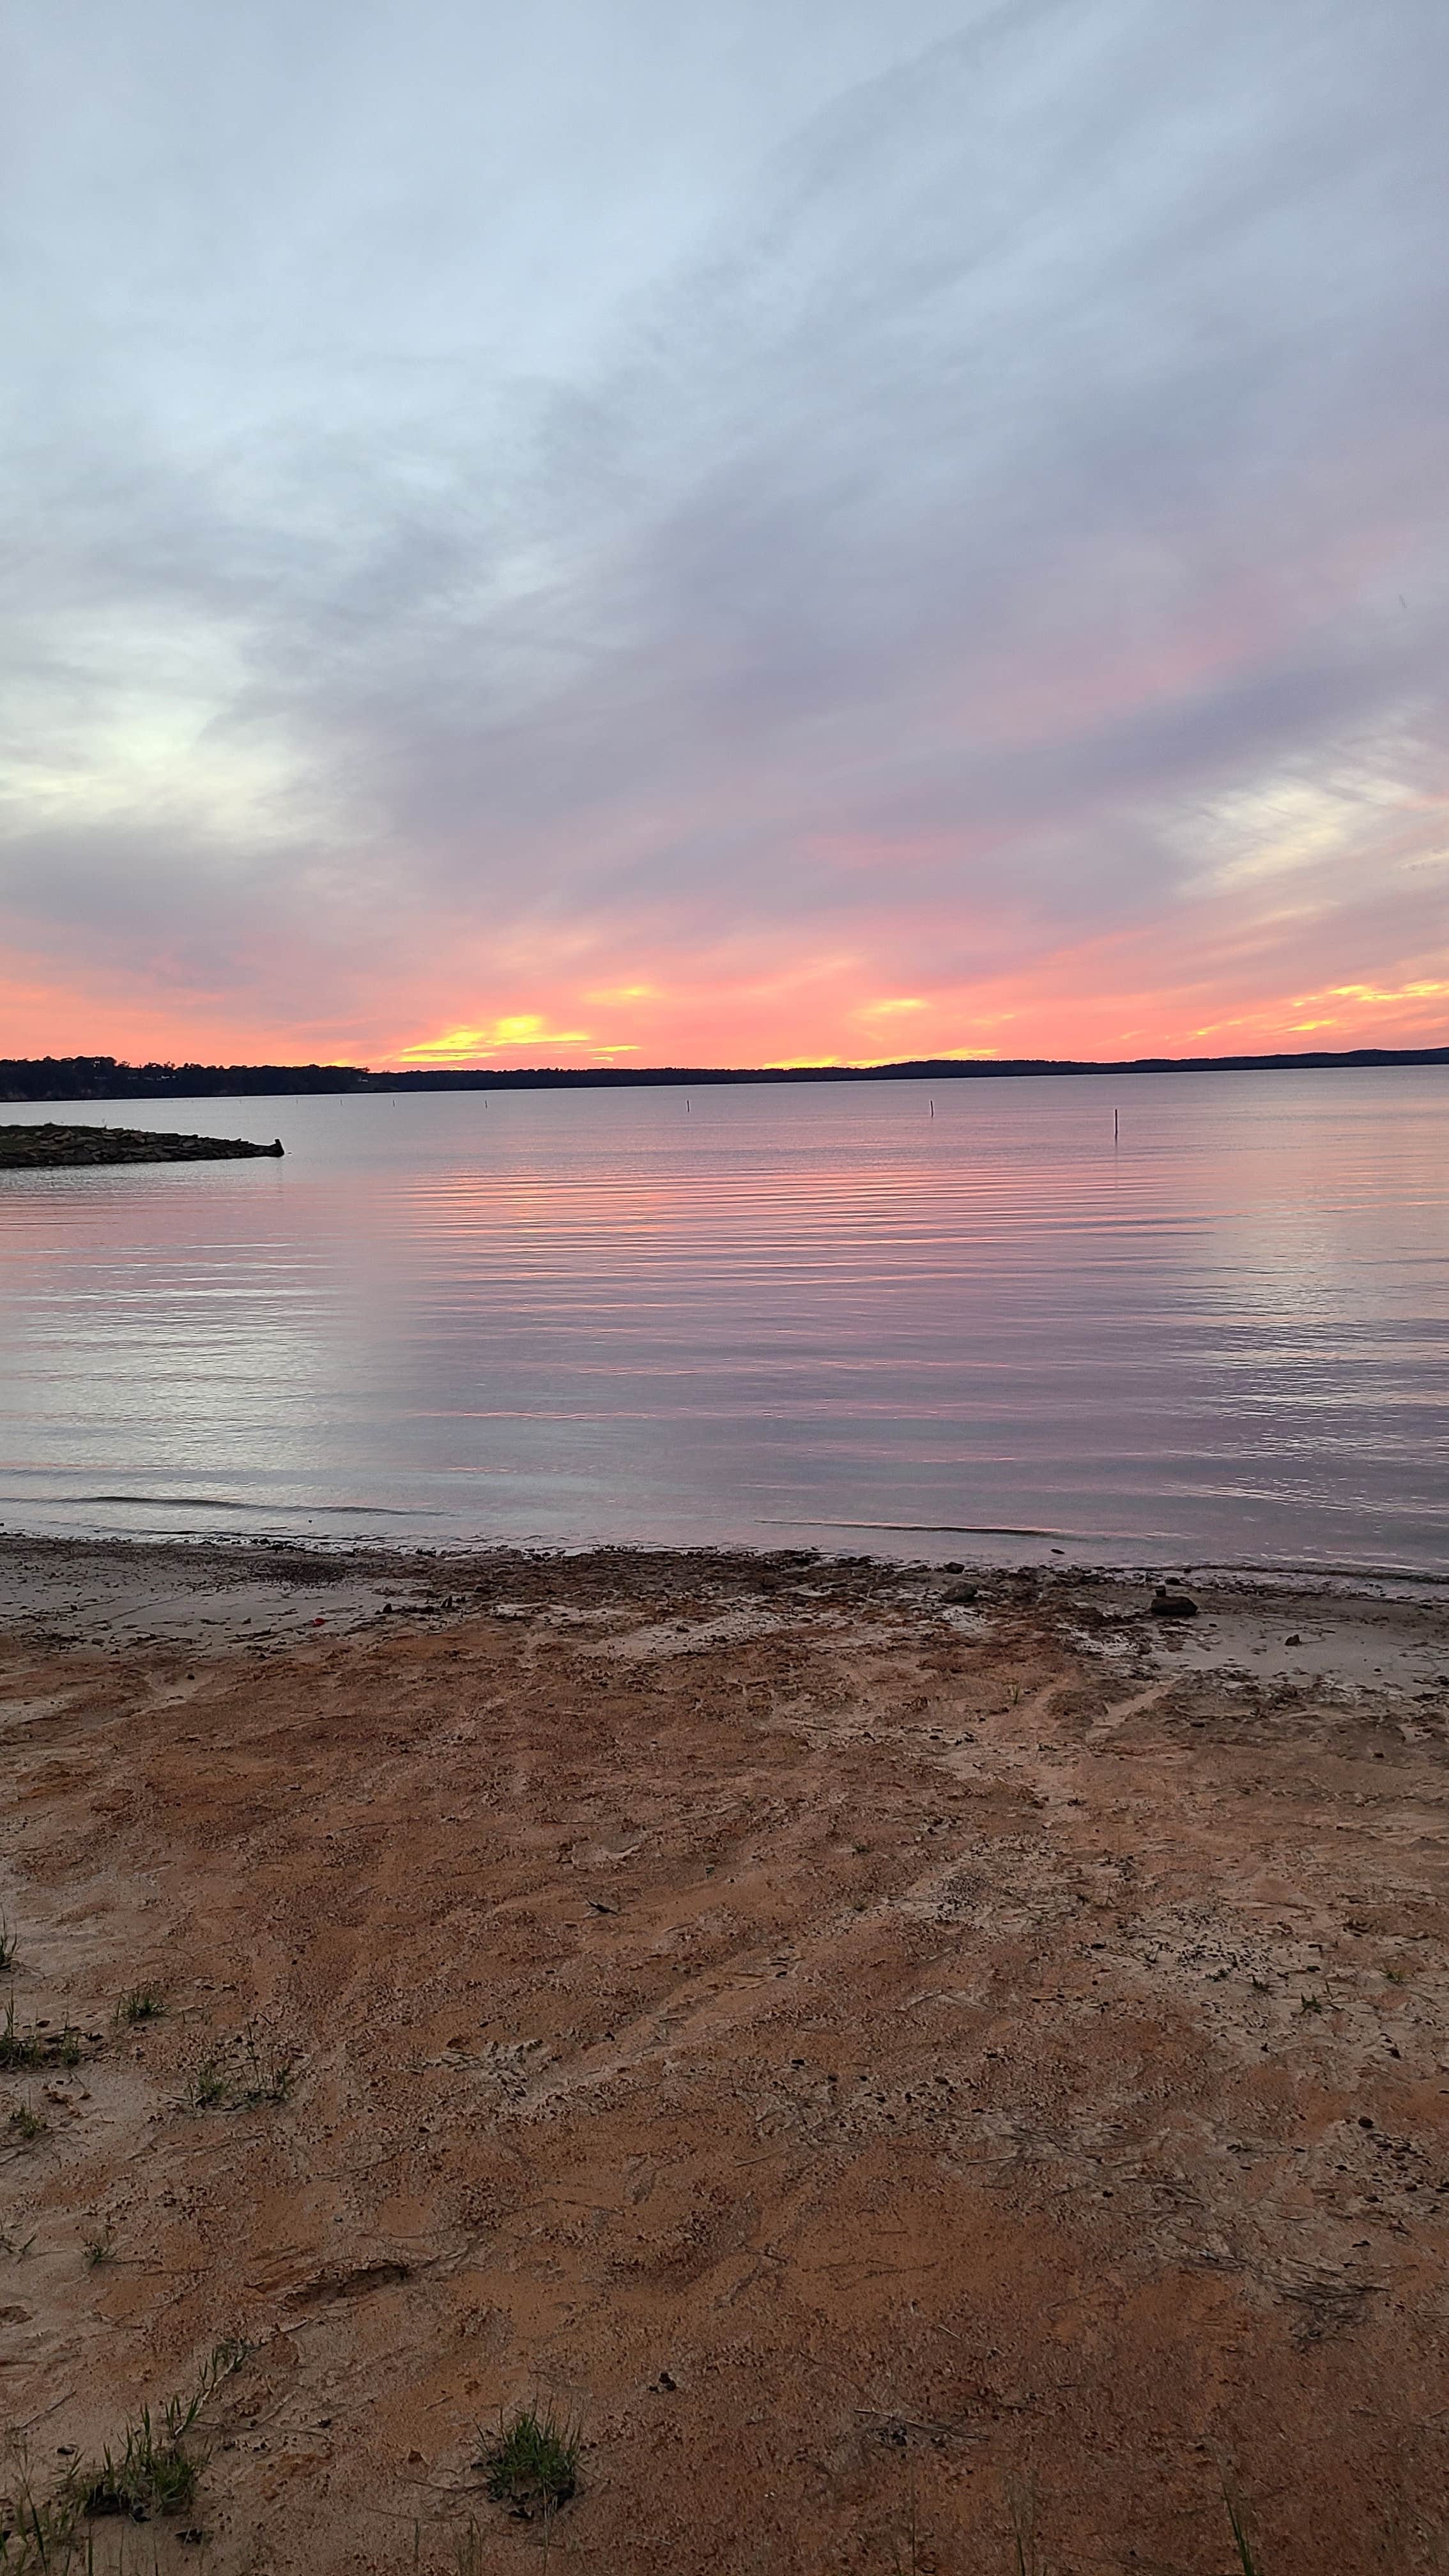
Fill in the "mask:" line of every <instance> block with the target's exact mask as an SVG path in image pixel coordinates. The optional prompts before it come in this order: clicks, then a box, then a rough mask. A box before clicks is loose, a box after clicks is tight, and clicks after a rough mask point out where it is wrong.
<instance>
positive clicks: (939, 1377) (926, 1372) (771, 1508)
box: [0, 1068, 1449, 1571]
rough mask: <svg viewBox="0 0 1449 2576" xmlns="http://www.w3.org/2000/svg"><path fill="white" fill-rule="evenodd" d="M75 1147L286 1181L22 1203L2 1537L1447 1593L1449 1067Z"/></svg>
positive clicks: (69, 1185) (5, 1318)
mask: <svg viewBox="0 0 1449 2576" xmlns="http://www.w3.org/2000/svg"><path fill="white" fill-rule="evenodd" d="M933 1107H934V1114H932V1109H933ZM1114 1109H1115V1110H1116V1111H1117V1112H1118V1113H1119V1123H1120V1137H1119V1140H1118V1141H1117V1142H1116V1143H1115V1144H1114V1141H1113V1133H1112V1126H1113V1111H1114ZM56 1116H60V1117H63V1118H71V1117H76V1118H86V1119H88V1120H94V1121H97V1122H99V1123H102V1124H111V1125H120V1126H126V1125H134V1126H148V1127H153V1128H179V1129H184V1130H187V1129H189V1130H193V1131H200V1132H203V1133H208V1134H217V1135H233V1136H250V1137H254V1138H256V1139H258V1140H260V1141H270V1139H271V1138H272V1136H273V1135H278V1134H279V1135H280V1136H281V1137H282V1139H283V1141H284V1143H285V1145H286V1149H287V1151H286V1159H285V1160H284V1161H281V1162H257V1163H215V1164H195V1165H191V1166H185V1165H180V1166H176V1165H171V1166H168V1165H157V1166H152V1167H149V1168H148V1167H141V1168H137V1169H130V1170H113V1171H77V1172H55V1173H46V1174H41V1175H24V1174H19V1173H0V1349H3V1355H4V1369H3V1392H0V1524H3V1525H4V1526H5V1527H7V1528H10V1529H17V1528H19V1529H25V1530H44V1531H57V1532H58V1531H65V1532H73V1533H106V1532H111V1533H115V1532H120V1533H129V1534H136V1533H168V1534H183V1533H192V1532H197V1531H207V1532H212V1533H215V1532H222V1531H227V1532H233V1531H259V1532H266V1533H269V1534H273V1535H276V1534H281V1533H292V1532H295V1533H299V1534H306V1535H311V1536H314V1537H323V1536H327V1537H335V1536H341V1535H347V1536H349V1537H360V1536H363V1535H370V1536H375V1537H387V1538H407V1539H410V1540H413V1541H415V1542H418V1543H421V1544H428V1545H450V1544H453V1543H455V1542H458V1541H462V1540H465V1539H484V1540H486V1539H499V1538H501V1539H507V1540H511V1541H538V1542H541V1543H557V1542H576V1541H588V1540H596V1539H638V1540H655V1541H667V1542H687V1541H694V1540H699V1541H705V1540H722V1539H723V1540H744V1541H748V1542H753V1543H757V1544H761V1545H772V1546H784V1545H790V1544H795V1543H815V1544H819V1545H824V1546H829V1547H834V1548H838V1549H854V1550H857V1551H861V1552H864V1551H867V1550H869V1551H872V1552H874V1551H878V1550H879V1551H882V1552H885V1551H889V1552H896V1553H906V1554H911V1555H919V1556H932V1557H937V1558H939V1557H943V1556H950V1555H953V1554H959V1555H961V1556H962V1557H968V1556H969V1557H979V1556H982V1555H986V1556H996V1557H1008V1558H1012V1557H1014V1558H1020V1557H1031V1556H1045V1555H1047V1554H1048V1553H1049V1552H1050V1550H1052V1549H1053V1548H1057V1549H1060V1550H1061V1551H1062V1552H1063V1554H1064V1555H1065V1556H1066V1557H1067V1558H1068V1559H1073V1560H1087V1559H1095V1560H1098V1561H1104V1562H1113V1561H1129V1562H1141V1563H1164V1564H1183V1563H1192V1562H1194V1561H1197V1562H1199V1563H1202V1562H1207V1561H1209V1560H1212V1561H1215V1562H1223V1561H1238V1560H1258V1561H1270V1562H1282V1563H1296V1564H1310V1565H1311V1564H1325V1565H1328V1564H1332V1565H1342V1566H1355V1565H1362V1566H1389V1567H1401V1568H1405V1569H1418V1570H1435V1571H1437V1570H1440V1569H1442V1568H1444V1567H1445V1566H1446V1564H1449V1549H1446V1541H1449V1473H1446V1460H1449V1447H1446V1430H1449V1198H1446V1190H1445V1145H1446V1134H1449V1071H1445V1070H1440V1069H1437V1068H1429V1069H1424V1070H1422V1071H1420V1070H1394V1071H1383V1072H1371V1073H1369V1072H1366V1073H1327V1074H1313V1073H1301V1074H1297V1073H1290V1074H1272V1075H1252V1074H1203V1075H1197V1074H1191V1075H1185V1074H1179V1075H1171V1076H1157V1077H1152V1076H1136V1077H1132V1078H1123V1079H1117V1078H1115V1077H1113V1078H1111V1079H1105V1078H1100V1077H1098V1078H1091V1079H1085V1080H1082V1079H1077V1080H1073V1079H1070V1078H1066V1079H1060V1080H1058V1079H1047V1080H1024V1081H1008V1080H1000V1081H971V1082H959V1083H953V1082H944V1083H937V1084H936V1085H935V1086H934V1087H932V1086H931V1085H929V1084H925V1083H918V1082H891V1083H859V1084H856V1083H851V1084H840V1085H831V1086H828V1087H821V1088H819V1089H811V1088H801V1089H795V1088H770V1087H768V1086H761V1087H758V1088H754V1087H751V1088H743V1089H729V1090H711V1089H703V1090H698V1091H694V1092H689V1093H686V1092H685V1091H682V1090H658V1091H639V1092H602V1091H595V1092H587V1091H586V1092H574V1093H551V1092H515V1093H494V1094H491V1095H489V1094H482V1093H467V1092H463V1093H451V1094H449V1093H436V1094H432V1095H429V1096H417V1095H412V1096H408V1095H399V1096H396V1097H393V1096H390V1095H386V1094H382V1095H373V1096H370V1097H364V1098H340V1099H307V1100H300V1101H294V1100H290V1099H274V1100H260V1101H238V1100H207V1101H166V1102H157V1101H144V1102H138V1103H133V1104H127V1103H123V1102H118V1101H108V1102H94V1103H84V1104H80V1105H78V1106H77V1107H75V1108H74V1109H72V1108H71V1107H69V1106H67V1107H65V1108H63V1109H60V1110H57V1109H55V1108H47V1107H45V1106H44V1105H41V1104H24V1105H15V1106H4V1105H0V1121H3V1120H21V1119H32V1118H45V1117H56ZM1016 1533H1024V1534H1022V1535H1017V1534H1016Z"/></svg>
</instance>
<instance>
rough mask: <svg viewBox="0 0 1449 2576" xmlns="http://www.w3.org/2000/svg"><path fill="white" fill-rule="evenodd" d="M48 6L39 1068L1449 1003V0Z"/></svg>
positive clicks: (31, 562) (17, 999)
mask: <svg viewBox="0 0 1449 2576" xmlns="http://www.w3.org/2000/svg"><path fill="white" fill-rule="evenodd" d="M0 28H3V32H4V45H5V53H6V57H7V62H6V68H5V71H4V75H3V79H0V102H3V104H0V168H3V170H4V172H5V174H6V175H5V177H4V180H3V183H0V194H3V205H0V242H3V250H0V306H3V310H0V322H3V345H4V350H5V363H4V368H3V388H0V401H3V403H4V406H5V411H6V419H5V431H4V439H3V460H0V474H3V488H4V507H5V518H6V530H5V556H4V562H5V571H4V577H3V585H0V624H3V636H0V654H3V666H0V740H3V757H4V764H5V775H4V780H3V794H0V818H3V831H4V836H5V840H4V851H3V859H0V1053H3V1054H41V1053H47V1052H50V1053H67V1052H71V1051H76V1050H87V1051H91V1050H101V1051H105V1052H109V1053H112V1054H117V1055H129V1056H157V1055H160V1056H191V1057H197V1056H199V1057H202V1058H208V1059H215V1058H222V1059H234V1058H245V1057H270V1058H283V1059H289V1058H290V1059H299V1058H314V1057H323V1058H345V1059H350V1060H355V1061H370V1062H373V1063H386V1062H390V1061H393V1062H411V1063H431V1062H460V1063H461V1062H473V1061H478V1062H493V1063H498V1064H525V1063H561V1062H562V1063H585V1064H586V1063H590V1062H594V1061H611V1062H618V1063H624V1064H628V1063H631V1062H633V1063H639V1064H648V1063H667V1062H688V1063H695V1064H698V1063H711V1062H713V1063H736V1064H741V1063H751V1062H773V1063H779V1062H789V1061H794V1060H800V1061H813V1060H830V1059H836V1060H840V1061H853V1060H872V1059H873V1060H880V1059H883V1058H890V1057H894V1056H902V1055H919V1054H946V1053H950V1052H953V1051H958V1052H961V1053H997V1052H999V1053H1002V1054H1058V1053H1073V1054H1094V1055H1117V1054H1136V1053H1140V1052H1145V1051H1148V1050H1151V1049H1170V1050H1172V1051H1174V1052H1178V1053H1193V1052H1198V1051H1202V1052H1214V1053H1226V1052H1232V1051H1236V1050H1249V1049H1253V1048H1257V1047H1260V1046H1264V1045H1274V1046H1277V1045H1289V1046H1324V1045H1352V1044H1357V1043H1364V1042H1372V1043H1377V1044H1384V1045H1406V1044H1432V1043H1443V1042H1445V1041H1449V863H1446V803H1445V799H1446V787H1449V690H1446V676H1449V516H1446V494H1449V259H1446V250H1445V245H1446V243H1449V151H1446V149H1445V99H1446V96H1449V10H1446V8H1445V7H1444V0H1378V5H1376V6H1369V5H1367V0H1345V5H1343V6H1338V5H1335V0H1169V5H1164V0H1030V5H1026V0H1022V4H1021V5H1018V0H1002V4H1001V5H996V6H989V5H988V6H977V7H972V6H963V5H962V0H951V5H948V4H947V0H868V5H866V0H793V5H791V6H789V7H785V6H782V5H781V0H716V5H714V6H712V7H709V8H701V9H691V8H681V7H679V6H678V0H528V5H526V6H515V7H508V8H502V7H486V6H480V5H479V0H345V5H344V0H248V5H247V6H246V7H244V8H230V9H227V8H220V7H204V6H203V7H198V6H197V5H196V0H107V4H106V6H105V7H104V8H100V7H97V6H96V5H95V0H8V5H4V6H0Z"/></svg>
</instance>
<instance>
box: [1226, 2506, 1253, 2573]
mask: <svg viewBox="0 0 1449 2576" xmlns="http://www.w3.org/2000/svg"><path fill="white" fill-rule="evenodd" d="M1223 2502H1224V2504H1225V2505H1226V2506H1227V2508H1228V2520H1229V2522H1230V2523H1231V2524H1232V2527H1233V2540H1234V2542H1235V2544H1236V2547H1237V2552H1238V2565H1239V2567H1240V2568H1241V2570H1242V2576H1263V2571H1262V2569H1261V2568H1260V2567H1259V2565H1258V2561H1257V2559H1256V2558H1255V2557H1254V2555H1253V2545H1252V2542H1251V2541H1250V2540H1249V2538H1248V2535H1247V2533H1246V2531H1245V2530H1244V2529H1243V2517H1242V2515H1241V2514H1240V2513H1239V2511H1238V2508H1237V2506H1236V2504H1235V2503H1234V2501H1233V2499H1232V2497H1231V2496H1230V2495H1229V2493H1228V2491H1227V2488H1226V2487H1224V2489H1223Z"/></svg>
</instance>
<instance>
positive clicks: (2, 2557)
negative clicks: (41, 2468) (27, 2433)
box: [0, 2450, 91, 2576]
mask: <svg viewBox="0 0 1449 2576" xmlns="http://www.w3.org/2000/svg"><path fill="white" fill-rule="evenodd" d="M9 2487H10V2493H9V2495H8V2497H0V2576H69V2571H70V2570H72V2569H76V2570H77V2571H79V2570H80V2569H81V2568H82V2567H85V2568H89V2566H90V2563H91V2553H90V2551H89V2549H87V2548H85V2546H84V2544H83V2542H82V2540H81V2535H80V2528H79V2526H80V2504H79V2501H78V2499H77V2498H76V2497H75V2496H73V2495H70V2494H62V2495H58V2496H50V2497H45V2498H42V2497H40V2496H38V2495H37V2494H36V2493H35V2490H34V2488H33V2486H32V2485H31V2482H30V2472H29V2468H28V2466H27V2464H26V2459H25V2454H24V2452H23V2450H19V2451H17V2453H16V2456H15V2458H14V2460H13V2461H12V2462H11V2463H10V2465H9Z"/></svg>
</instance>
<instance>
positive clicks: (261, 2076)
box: [184, 2022, 297, 2111]
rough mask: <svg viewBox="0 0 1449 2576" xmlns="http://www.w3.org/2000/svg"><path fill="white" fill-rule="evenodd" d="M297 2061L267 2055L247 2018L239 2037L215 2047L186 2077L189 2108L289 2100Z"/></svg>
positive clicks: (252, 2106) (250, 2107) (245, 2107)
mask: <svg viewBox="0 0 1449 2576" xmlns="http://www.w3.org/2000/svg"><path fill="white" fill-rule="evenodd" d="M296 2065H297V2061H296V2059H295V2058H294V2057H271V2056H264V2055H263V2053H262V2049H261V2046H260V2043H259V2041H258V2039H257V2033H256V2025H255V2023H253V2022H248V2023H247V2026H246V2028H245V2030H244V2031H242V2033H241V2035H240V2037H239V2038H238V2039H236V2040H234V2041H232V2042H230V2043H229V2044H228V2045H227V2046H226V2047H224V2048H214V2049H212V2050H211V2052H210V2053H209V2055H207V2056H206V2057H203V2058H202V2060H201V2062H200V2064H199V2065H198V2066H196V2067H194V2068H193V2069H192V2072H191V2075H190V2077H189V2078H188V2080H187V2086H186V2092H185V2096H184V2099H185V2107H186V2109H187V2110H188V2111H255V2110H257V2109H258V2108H259V2107H260V2105H261V2104H262V2103H264V2102H290V2100H291V2098H292V2085H293V2081H294V2078H295V2073H296Z"/></svg>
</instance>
